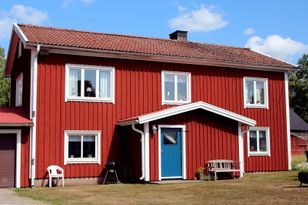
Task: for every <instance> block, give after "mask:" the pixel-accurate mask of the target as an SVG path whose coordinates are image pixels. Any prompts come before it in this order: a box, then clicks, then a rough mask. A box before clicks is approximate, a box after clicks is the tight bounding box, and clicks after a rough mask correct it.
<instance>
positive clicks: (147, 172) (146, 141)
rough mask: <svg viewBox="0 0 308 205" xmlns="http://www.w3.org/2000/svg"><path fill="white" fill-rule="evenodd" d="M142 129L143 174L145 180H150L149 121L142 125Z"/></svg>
mask: <svg viewBox="0 0 308 205" xmlns="http://www.w3.org/2000/svg"><path fill="white" fill-rule="evenodd" d="M143 126H144V127H143V131H144V164H145V165H144V168H145V169H144V172H145V173H144V174H145V181H147V182H148V181H150V128H149V123H145V124H144V125H143Z"/></svg>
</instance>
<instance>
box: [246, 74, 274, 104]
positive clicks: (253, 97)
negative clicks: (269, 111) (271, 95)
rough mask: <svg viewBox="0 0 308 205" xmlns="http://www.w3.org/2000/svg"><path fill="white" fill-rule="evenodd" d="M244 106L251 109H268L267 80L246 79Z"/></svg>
mask: <svg viewBox="0 0 308 205" xmlns="http://www.w3.org/2000/svg"><path fill="white" fill-rule="evenodd" d="M244 101H245V102H244V105H245V107H251V108H268V84H267V79H266V78H251V77H244Z"/></svg>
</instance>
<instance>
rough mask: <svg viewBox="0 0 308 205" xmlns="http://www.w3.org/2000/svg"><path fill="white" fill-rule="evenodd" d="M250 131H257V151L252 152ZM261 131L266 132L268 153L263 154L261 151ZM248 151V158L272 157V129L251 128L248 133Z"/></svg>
mask: <svg viewBox="0 0 308 205" xmlns="http://www.w3.org/2000/svg"><path fill="white" fill-rule="evenodd" d="M250 131H257V151H250V146H249V145H250ZM259 131H265V132H266V146H267V151H266V152H261V151H259V146H260V144H259ZM247 150H248V157H250V156H269V157H270V156H271V138H270V128H269V127H251V128H249V130H248V132H247Z"/></svg>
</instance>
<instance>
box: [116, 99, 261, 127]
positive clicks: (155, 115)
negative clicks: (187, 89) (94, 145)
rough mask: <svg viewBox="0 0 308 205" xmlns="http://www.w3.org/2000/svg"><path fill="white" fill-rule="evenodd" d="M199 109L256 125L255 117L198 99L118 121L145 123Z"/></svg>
mask: <svg viewBox="0 0 308 205" xmlns="http://www.w3.org/2000/svg"><path fill="white" fill-rule="evenodd" d="M197 109H202V110H206V111H208V112H212V113H215V114H218V115H220V116H223V117H226V118H229V119H232V120H235V121H237V122H240V123H242V124H246V125H249V126H254V125H256V121H255V120H253V119H250V118H248V117H245V116H243V115H240V114H237V113H234V112H231V111H229V110H226V109H223V108H220V107H217V106H215V105H212V104H209V103H205V102H203V101H198V102H194V103H189V104H185V105H180V106H175V107H171V108H167V109H164V110H161V111H157V112H152V113H149V114H145V115H140V116H137V117H135V118H131V119H128V120H123V121H120V122H119V123H118V125H120V126H126V125H131V124H134V123H136V124H144V123H147V122H151V121H154V120H159V119H162V118H166V117H170V116H174V115H178V114H181V113H185V112H189V111H193V110H197Z"/></svg>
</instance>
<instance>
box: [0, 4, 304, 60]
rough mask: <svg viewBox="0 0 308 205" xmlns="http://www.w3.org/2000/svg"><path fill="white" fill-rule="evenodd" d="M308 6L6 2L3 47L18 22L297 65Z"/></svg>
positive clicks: (0, 16) (0, 13) (0, 27)
mask: <svg viewBox="0 0 308 205" xmlns="http://www.w3.org/2000/svg"><path fill="white" fill-rule="evenodd" d="M307 8H308V1H307V0H293V1H291V0H284V1H281V0H280V1H278V0H267V1H266V0H258V1H247V0H233V1H231V0H215V1H213V0H207V1H205V0H203V1H202V0H177V1H172V0H171V1H167V0H155V1H149V0H148V1H147V0H130V1H124V0H122V1H120V0H113V1H106V0H52V1H47V0H19V1H17V0H6V1H2V2H1V6H0V46H2V47H4V48H5V49H7V47H8V43H9V37H10V32H11V27H12V23H13V22H18V23H30V24H39V25H47V26H53V27H63V28H72V29H81V30H89V31H98V32H107V33H120V34H129V35H138V36H149V37H159V38H168V34H169V33H171V32H172V31H174V30H175V29H184V30H188V31H189V33H188V35H189V40H190V41H198V42H206V43H215V44H224V45H230V46H240V47H250V48H252V49H254V50H257V51H259V52H263V53H266V54H269V55H272V56H274V57H277V58H280V59H283V60H286V61H290V62H292V63H296V62H297V60H298V58H299V57H300V56H302V55H303V54H304V53H308V29H307V20H308V17H307Z"/></svg>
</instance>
